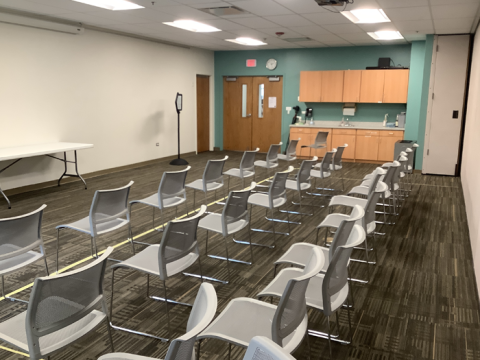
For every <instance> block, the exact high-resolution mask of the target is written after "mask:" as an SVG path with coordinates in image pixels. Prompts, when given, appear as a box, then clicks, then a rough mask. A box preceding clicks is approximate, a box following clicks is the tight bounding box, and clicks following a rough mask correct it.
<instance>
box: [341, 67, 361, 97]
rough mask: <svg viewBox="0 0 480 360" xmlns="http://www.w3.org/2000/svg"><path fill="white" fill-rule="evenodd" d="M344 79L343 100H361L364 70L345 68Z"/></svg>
mask: <svg viewBox="0 0 480 360" xmlns="http://www.w3.org/2000/svg"><path fill="white" fill-rule="evenodd" d="M344 73H345V75H344V79H343V102H354V103H356V102H359V101H360V86H361V82H362V70H345V71H344Z"/></svg>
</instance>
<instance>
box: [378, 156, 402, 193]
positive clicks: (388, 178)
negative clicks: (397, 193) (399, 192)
mask: <svg viewBox="0 0 480 360" xmlns="http://www.w3.org/2000/svg"><path fill="white" fill-rule="evenodd" d="M399 167H400V163H399V162H398V161H394V162H393V163H392V165H390V166H389V167H388V168H387V173H386V174H385V176H384V177H383V180H382V181H383V182H384V183H385V184H387V186H388V188H389V189H391V190H392V189H393V183H394V180H395V179H394V178H395V173H396V172H397V169H398V168H399Z"/></svg>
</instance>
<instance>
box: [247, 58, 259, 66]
mask: <svg viewBox="0 0 480 360" xmlns="http://www.w3.org/2000/svg"><path fill="white" fill-rule="evenodd" d="M247 67H257V60H256V59H248V60H247Z"/></svg>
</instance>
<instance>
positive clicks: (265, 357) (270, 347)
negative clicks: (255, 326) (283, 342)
mask: <svg viewBox="0 0 480 360" xmlns="http://www.w3.org/2000/svg"><path fill="white" fill-rule="evenodd" d="M243 360H295V358H294V357H293V356H292V355H290V354H289V353H288V352H286V351H285V350H284V349H283V348H282V347H280V346H278V345H277V344H275V343H274V342H273V341H272V340H270V339H269V338H266V337H265V336H255V337H254V338H253V339H252V340H251V341H250V344H248V348H247V352H246V353H245V356H244V357H243Z"/></svg>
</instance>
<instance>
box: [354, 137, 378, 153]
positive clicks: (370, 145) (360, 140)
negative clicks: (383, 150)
mask: <svg viewBox="0 0 480 360" xmlns="http://www.w3.org/2000/svg"><path fill="white" fill-rule="evenodd" d="M356 140H357V141H356V146H355V159H357V160H377V158H378V131H372V130H357V139H356Z"/></svg>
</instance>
